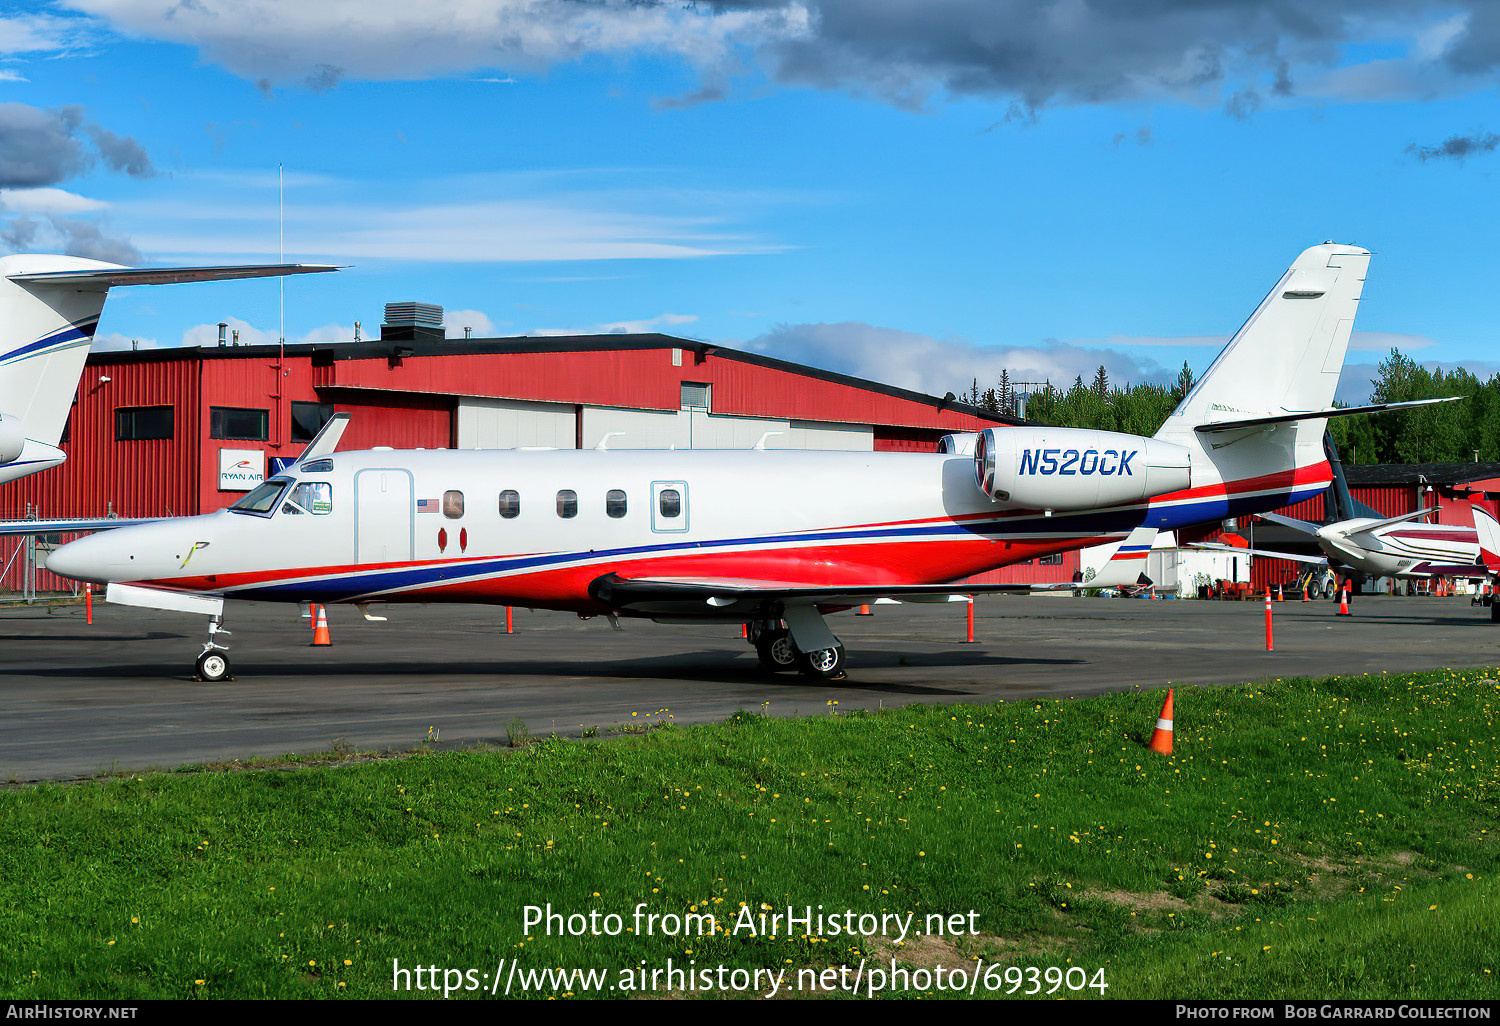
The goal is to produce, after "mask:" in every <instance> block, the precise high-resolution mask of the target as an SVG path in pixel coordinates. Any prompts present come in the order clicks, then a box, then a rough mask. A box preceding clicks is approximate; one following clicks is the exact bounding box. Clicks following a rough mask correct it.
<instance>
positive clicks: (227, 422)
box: [208, 406, 271, 442]
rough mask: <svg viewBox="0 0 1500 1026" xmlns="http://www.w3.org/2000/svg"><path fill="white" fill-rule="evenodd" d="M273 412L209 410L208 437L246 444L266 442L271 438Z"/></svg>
mask: <svg viewBox="0 0 1500 1026" xmlns="http://www.w3.org/2000/svg"><path fill="white" fill-rule="evenodd" d="M270 430H271V411H269V410H242V409H238V408H236V407H233V406H211V407H209V409H208V436H209V437H210V438H228V439H236V440H239V441H246V442H264V441H266V440H267V439H269V438H270V437H271V434H270Z"/></svg>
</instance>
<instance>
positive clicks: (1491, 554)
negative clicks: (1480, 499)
mask: <svg viewBox="0 0 1500 1026" xmlns="http://www.w3.org/2000/svg"><path fill="white" fill-rule="evenodd" d="M1470 508H1471V509H1472V510H1473V511H1474V531H1475V533H1477V534H1478V535H1479V558H1480V560H1481V561H1482V562H1483V563H1484V565H1485V566H1487V567H1489V569H1490V570H1491V571H1492V572H1494V571H1500V523H1496V522H1495V518H1494V517H1493V516H1492V515H1491V514H1490V511H1489V510H1487V509H1485V508H1484V507H1483V506H1472V507H1470Z"/></svg>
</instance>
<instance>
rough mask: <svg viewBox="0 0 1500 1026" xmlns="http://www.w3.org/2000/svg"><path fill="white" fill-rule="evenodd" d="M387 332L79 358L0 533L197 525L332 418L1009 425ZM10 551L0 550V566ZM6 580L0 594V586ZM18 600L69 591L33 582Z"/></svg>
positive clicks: (733, 374)
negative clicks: (99, 522)
mask: <svg viewBox="0 0 1500 1026" xmlns="http://www.w3.org/2000/svg"><path fill="white" fill-rule="evenodd" d="M389 334H394V332H388V331H383V335H387V337H383V338H382V339H381V340H380V341H369V342H349V343H334V344H324V343H312V344H307V343H299V344H291V345H286V346H284V347H282V346H265V345H255V346H225V345H220V346H213V347H198V348H187V347H183V348H169V349H149V350H139V351H123V352H108V353H95V354H92V355H91V356H90V357H89V360H88V364H87V366H86V367H85V369H84V373H83V377H82V379H81V380H80V382H79V387H78V394H77V398H76V399H75V401H74V405H73V408H72V411H71V413H70V414H69V418H68V426H67V429H66V431H65V432H64V435H63V440H62V443H61V448H62V449H63V450H64V451H65V452H67V453H68V461H67V462H66V463H64V464H63V465H62V466H60V467H57V468H54V469H52V470H47V471H44V472H42V473H40V474H33V475H31V476H30V477H26V478H23V479H21V480H19V481H15V482H12V483H11V484H8V485H4V486H0V518H4V519H17V518H20V517H24V516H28V515H35V516H39V517H48V518H51V517H83V516H88V517H97V516H105V515H109V514H111V513H113V514H115V515H118V516H122V517H141V516H187V515H193V514H198V513H208V512H212V511H214V510H217V509H220V508H222V507H224V506H227V505H229V504H230V503H232V502H234V501H236V500H237V499H238V498H239V497H240V495H242V494H243V493H244V492H245V491H248V490H249V489H251V488H253V487H254V486H255V485H256V484H257V483H258V482H259V481H260V480H262V479H263V478H265V477H269V476H270V475H272V474H274V473H275V472H276V471H277V470H278V469H280V468H281V467H282V466H284V465H285V464H286V463H290V462H291V461H292V460H294V459H295V458H296V457H297V456H298V454H299V453H300V452H301V451H302V448H303V446H304V444H305V443H307V442H308V441H309V440H311V439H312V437H313V435H314V434H316V433H317V431H318V429H319V428H321V427H322V426H323V424H324V423H325V422H326V421H327V420H328V419H329V418H330V417H331V416H333V414H334V413H335V412H339V413H348V414H350V424H349V428H348V430H347V431H346V432H345V434H344V438H343V442H342V443H341V446H340V447H341V448H344V449H368V448H374V447H376V446H391V447H393V448H397V449H411V448H429V449H431V448H465V449H467V448H499V449H509V448H525V447H546V448H592V447H594V446H595V445H598V444H599V443H600V442H601V441H605V442H606V444H607V445H608V447H610V448H616V449H630V448H651V449H666V448H669V447H675V448H700V449H703V448H712V449H740V448H743V449H748V448H751V447H752V446H754V445H755V444H756V443H757V442H759V441H761V440H762V439H763V438H764V439H765V443H766V445H767V447H769V448H807V449H841V450H854V451H861V450H863V451H872V450H873V451H877V452H881V451H892V450H917V451H925V452H932V451H935V450H936V448H937V443H938V439H940V438H941V437H942V436H943V435H944V434H947V433H950V432H957V431H979V430H983V429H984V428H986V427H990V426H992V425H996V424H1013V423H1019V421H1016V420H1015V419H1013V418H1010V417H1006V416H1003V415H1001V414H997V413H990V412H987V411H985V410H981V409H977V408H975V407H972V406H969V405H966V404H964V403H961V402H958V401H955V400H954V399H953V398H952V397H951V396H948V397H944V398H941V399H939V398H937V397H934V396H929V395H923V394H921V393H918V392H912V391H908V390H906V389H901V388H895V387H893V386H889V385H883V384H879V383H876V382H873V381H866V380H862V379H860V378H855V377H850V376H848V375H844V374H836V373H833V372H830V371H823V370H817V369H814V368H811V367H805V366H801V365H798V364H794V363H789V362H787V361H784V360H776V359H772V358H770V357H766V356H761V355H758V354H754V353H747V352H741V351H738V350H734V349H728V348H725V347H723V346H719V345H713V344H709V343H704V342H695V341H690V340H687V339H681V338H674V337H671V336H668V335H659V334H643V335H630V334H610V335H584V336H558V337H540V338H539V337H526V338H508V339H476V340H463V341H444V340H441V339H438V338H432V337H430V336H428V337H424V336H423V335H422V334H421V333H420V332H417V333H415V337H410V338H404V339H403V338H394V339H393V338H390V337H388V335H389ZM810 484H812V485H814V486H815V483H810ZM788 486H789V487H793V488H795V487H797V484H796V482H788ZM17 544H18V542H17V541H15V540H8V543H7V544H4V545H0V567H4V566H5V565H6V564H7V563H10V562H12V559H11V557H12V554H13V553H12V551H11V550H13V549H14V548H15V546H16V545H17ZM1065 555H1066V556H1067V557H1069V558H1071V561H1072V565H1071V566H1070V565H1067V564H1066V563H1065V562H1063V559H1064V557H1063V556H1054V557H1049V559H1050V561H1051V562H1050V563H1049V565H1048V566H1046V567H1045V568H1041V567H1036V568H1034V569H1028V567H1027V565H1026V564H1020V565H1017V566H1015V567H1011V568H1007V569H1006V570H1004V571H1000V572H999V573H1001V574H1004V575H1005V576H1003V577H999V578H997V579H1000V580H1007V581H1017V582H1020V581H1029V580H1032V579H1047V578H1050V577H1051V576H1054V575H1055V574H1056V573H1058V572H1059V571H1063V572H1066V573H1068V574H1071V571H1072V569H1073V567H1075V566H1076V565H1077V554H1076V553H1072V554H1065ZM13 562H14V563H15V564H21V563H23V562H24V561H23V560H19V559H17V560H14V561H13ZM21 570H22V567H21V566H19V565H16V566H13V567H12V569H11V570H10V572H8V573H5V574H4V575H3V577H0V588H4V589H6V590H11V589H19V588H20V587H21V581H20V571H21ZM1041 570H1044V571H1045V572H1046V578H1035V574H1036V573H1037V572H1038V571H1041ZM994 576H995V575H993V574H987V575H985V577H984V579H985V580H988V579H990V578H991V577H994ZM12 578H15V579H14V580H13V579H12ZM35 586H36V587H37V588H39V589H40V590H43V591H51V590H60V589H66V588H68V587H69V586H70V585H69V583H68V582H64V581H62V580H60V579H58V578H55V577H53V576H52V575H50V574H46V573H45V572H43V573H40V574H39V575H38V577H37V579H36V581H35Z"/></svg>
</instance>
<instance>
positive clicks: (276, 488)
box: [229, 477, 291, 517]
mask: <svg viewBox="0 0 1500 1026" xmlns="http://www.w3.org/2000/svg"><path fill="white" fill-rule="evenodd" d="M289 484H291V482H290V481H288V480H287V479H286V478H284V477H273V478H271V479H270V480H269V481H263V482H261V483H260V484H259V485H257V486H256V488H255V490H254V491H252V492H250V493H248V494H247V495H246V496H245V497H244V498H243V499H241V500H240V501H239V502H236V503H235V504H234V505H233V506H230V507H229V508H230V509H231V510H233V511H234V512H236V513H252V514H254V515H255V516H258V517H268V516H270V515H271V512H272V511H273V510H275V509H276V502H277V500H279V499H280V498H281V493H282V492H284V491H286V486H287V485H289Z"/></svg>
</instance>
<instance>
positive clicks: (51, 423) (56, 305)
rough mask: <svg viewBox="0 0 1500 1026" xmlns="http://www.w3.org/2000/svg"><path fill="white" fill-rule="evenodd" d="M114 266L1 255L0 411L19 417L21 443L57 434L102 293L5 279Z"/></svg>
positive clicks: (52, 440)
mask: <svg viewBox="0 0 1500 1026" xmlns="http://www.w3.org/2000/svg"><path fill="white" fill-rule="evenodd" d="M117 266H118V265H116V264H106V263H101V262H99V261H97V260H83V259H79V258H77V257H63V256H8V257H0V414H3V415H4V416H5V417H7V418H12V417H13V418H15V419H17V420H18V421H20V424H21V428H22V430H24V432H25V437H26V439H27V440H28V441H30V442H36V443H41V444H42V445H46V446H49V447H52V446H56V445H57V443H58V441H59V440H60V439H61V438H62V432H63V426H64V425H65V424H66V423H67V420H68V410H69V409H70V408H71V407H72V405H73V393H74V392H75V391H76V390H77V388H78V378H79V376H80V375H81V374H82V373H83V364H84V361H85V360H86V359H88V355H89V343H90V342H91V341H92V340H93V337H94V329H95V328H96V327H97V326H98V324H99V313H100V311H101V310H103V309H104V296H105V293H104V292H102V291H101V292H81V291H78V290H77V289H71V288H59V287H57V286H53V285H41V286H39V285H33V284H31V283H29V282H17V281H12V280H10V277H11V276H12V275H16V274H34V273H47V272H53V271H77V270H107V269H113V268H115V267H117Z"/></svg>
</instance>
